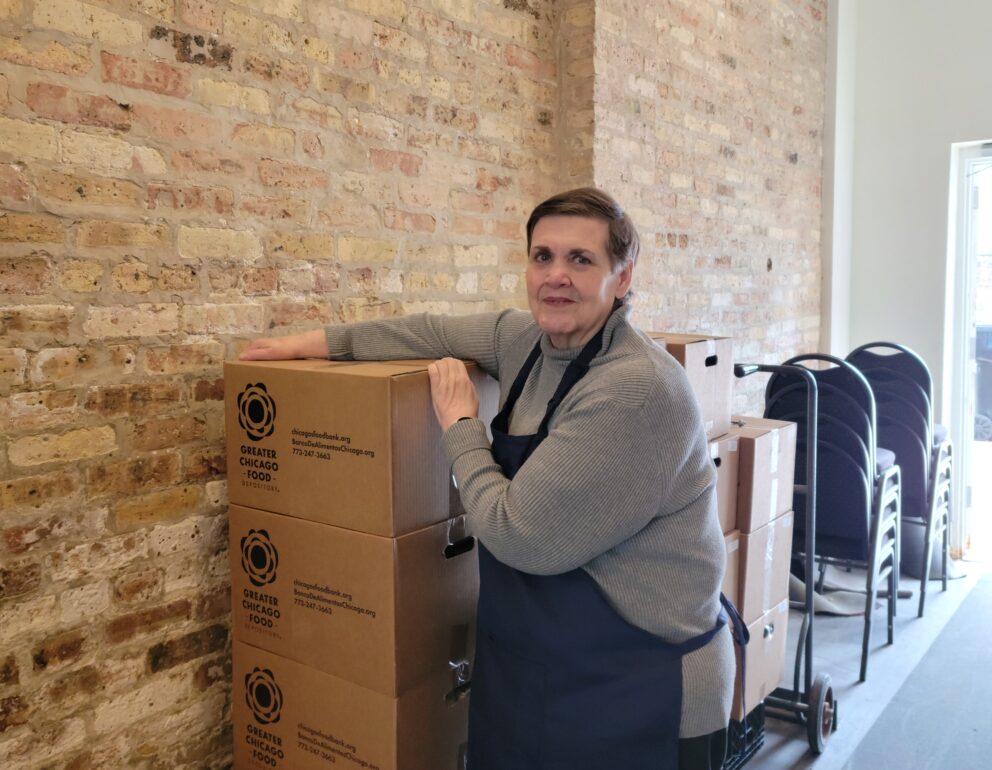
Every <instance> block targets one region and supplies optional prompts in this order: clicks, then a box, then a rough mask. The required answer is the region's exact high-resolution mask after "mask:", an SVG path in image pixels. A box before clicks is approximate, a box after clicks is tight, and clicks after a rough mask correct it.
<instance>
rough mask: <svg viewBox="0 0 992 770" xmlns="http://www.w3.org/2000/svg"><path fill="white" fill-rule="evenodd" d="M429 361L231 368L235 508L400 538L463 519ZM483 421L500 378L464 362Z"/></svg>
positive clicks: (230, 465)
mask: <svg viewBox="0 0 992 770" xmlns="http://www.w3.org/2000/svg"><path fill="white" fill-rule="evenodd" d="M429 363H430V362H429V361H413V362H411V361H391V362H383V363H379V362H352V361H325V360H305V361H228V362H226V363H225V364H224V390H225V400H226V404H225V421H226V426H227V480H228V495H229V498H230V501H231V502H232V503H235V504H237V505H244V506H247V507H249V508H260V509H262V510H266V511H273V512H275V513H285V514H288V515H291V516H297V517H299V518H302V519H309V520H311V521H319V522H322V523H324V524H332V525H334V526H338V527H345V528H346V529H353V530H356V531H359V532H369V533H372V534H375V535H384V536H388V537H396V536H398V535H402V534H405V533H407V532H414V531H416V530H418V529H423V528H424V527H426V526H428V525H429V524H434V523H435V522H438V521H442V520H443V519H446V518H449V517H450V516H453V515H457V514H458V513H459V512H460V505H459V503H458V495H457V493H456V492H454V491H453V487H452V484H451V478H450V472H449V467H448V460H447V458H446V457H445V454H444V449H443V447H442V445H441V430H440V428H439V427H438V425H437V420H436V419H435V417H434V408H433V406H432V405H431V395H430V383H429V381H428V376H427V366H428V364H429ZM469 372H470V374H471V375H472V378H473V381H474V382H475V384H476V388H477V390H478V391H479V402H480V411H479V415H480V417H481V418H482V419H484V420H486V421H487V423H488V421H489V420H490V419H492V417H493V416H494V415H495V413H496V402H497V400H498V392H497V386H496V382H495V381H494V380H492V379H491V378H490V377H488V376H487V375H485V374H483V373H482V371H481V370H479V369H478V368H477V367H476V366H475V365H474V364H473V365H470V366H469Z"/></svg>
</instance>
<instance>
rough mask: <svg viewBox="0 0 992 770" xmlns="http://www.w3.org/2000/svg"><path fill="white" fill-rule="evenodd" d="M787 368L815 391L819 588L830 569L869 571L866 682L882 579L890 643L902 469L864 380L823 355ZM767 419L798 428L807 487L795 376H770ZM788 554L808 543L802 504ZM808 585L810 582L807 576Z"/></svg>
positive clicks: (801, 394) (802, 407)
mask: <svg viewBox="0 0 992 770" xmlns="http://www.w3.org/2000/svg"><path fill="white" fill-rule="evenodd" d="M785 364H788V365H792V366H800V367H804V368H806V369H807V370H809V371H810V372H811V373H812V374H813V376H814V377H815V378H816V381H817V386H818V388H819V417H818V420H817V425H816V430H817V453H818V460H817V478H816V511H817V516H816V548H815V550H816V553H815V554H814V557H815V560H816V563H817V565H818V567H819V576H818V577H817V578H816V587H817V589H818V590H822V588H823V582H824V576H825V571H826V567H827V565H835V566H838V567H841V568H848V567H861V568H864V569H866V572H867V574H866V579H865V622H864V634H863V637H862V645H861V673H860V680H861V681H862V682H863V681H865V678H866V677H867V672H868V648H869V642H870V639H871V628H872V611H873V609H874V606H875V597H876V594H877V592H878V589H879V587H880V586H881V584H882V581H885V582H886V583H887V594H888V596H887V610H888V613H887V614H888V623H887V626H888V643H889V644H892V642H893V618H894V617H895V614H896V597H897V594H898V576H899V526H900V470H899V466H898V465H896V464H895V462H894V460H895V457H894V454H893V453H892V452H889V451H886V450H885V449H879V447H878V442H877V436H878V431H877V428H876V412H875V399H874V396H873V394H872V389H871V386H870V385H869V384H868V381H867V380H866V379H865V377H864V376H863V375H862V374H861V373H860V372H859V371H858V370H857V369H855V368H854V367H853V366H852V365H851V364H849V363H847V362H846V361H844V360H842V359H840V358H836V357H834V356H828V355H823V354H810V355H803V356H796V357H795V358H790V359H789V360H788V361H786V362H785ZM765 417H769V418H772V419H776V420H789V421H792V422H795V423H796V424H797V441H796V447H797V449H796V484H797V485H804V484H805V483H806V478H805V475H806V462H805V446H806V442H805V434H806V430H807V428H808V422H807V415H806V391H805V385H804V384H803V382H802V380H801V378H800V377H799V376H788V375H786V374H775V375H773V376H772V377H771V378H770V379H769V381H768V385H767V388H766V390H765ZM793 504H794V508H795V512H796V516H795V522H796V525H795V530H794V534H793V553H794V554H797V555H799V554H802V552H803V550H804V545H803V544H804V542H805V531H804V528H803V527H804V522H805V504H806V502H805V498H804V497H803V496H801V495H797V496H796V497H795V498H794V501H793ZM803 577H804V579H805V580H806V581H807V586H809V584H810V583H811V582H813V580H814V576H812V575H804V576H803Z"/></svg>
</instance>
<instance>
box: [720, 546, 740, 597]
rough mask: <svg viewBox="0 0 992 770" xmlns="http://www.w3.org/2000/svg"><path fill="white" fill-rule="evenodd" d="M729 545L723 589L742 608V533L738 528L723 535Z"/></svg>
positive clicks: (725, 594)
mask: <svg viewBox="0 0 992 770" xmlns="http://www.w3.org/2000/svg"><path fill="white" fill-rule="evenodd" d="M723 542H724V545H726V546H727V570H726V571H725V572H724V573H723V586H722V587H721V589H720V590H721V591H723V595H724V596H726V597H727V598H728V599H730V601H732V602H733V603H734V606H735V607H737V608H738V609H740V603H741V597H740V574H741V533H740V532H738V531H737V530H736V529H735V530H734V531H733V532H728V533H727V534H726V535H724V536H723Z"/></svg>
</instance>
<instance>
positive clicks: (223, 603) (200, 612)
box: [196, 586, 231, 620]
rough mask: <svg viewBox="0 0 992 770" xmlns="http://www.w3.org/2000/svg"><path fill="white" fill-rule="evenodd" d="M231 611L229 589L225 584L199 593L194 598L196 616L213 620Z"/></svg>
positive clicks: (200, 618)
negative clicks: (205, 592)
mask: <svg viewBox="0 0 992 770" xmlns="http://www.w3.org/2000/svg"><path fill="white" fill-rule="evenodd" d="M230 612H231V591H230V589H229V588H228V587H227V586H224V587H222V588H218V589H217V590H216V591H211V592H210V593H208V594H206V595H201V596H200V597H199V598H198V599H197V600H196V618H197V619H198V620H213V619H214V618H223V617H225V616H227V615H228V614H230Z"/></svg>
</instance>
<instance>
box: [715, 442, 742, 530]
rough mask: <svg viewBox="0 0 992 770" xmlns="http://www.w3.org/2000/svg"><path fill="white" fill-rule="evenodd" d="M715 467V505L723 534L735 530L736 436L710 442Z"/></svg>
mask: <svg viewBox="0 0 992 770" xmlns="http://www.w3.org/2000/svg"><path fill="white" fill-rule="evenodd" d="M710 457H711V458H712V460H713V465H715V466H716V505H717V513H718V514H719V516H720V529H722V530H723V532H724V534H726V533H727V532H732V531H733V530H735V529H737V463H738V452H737V436H735V435H733V434H727V435H724V436H720V437H718V438H715V439H713V440H712V441H710Z"/></svg>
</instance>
